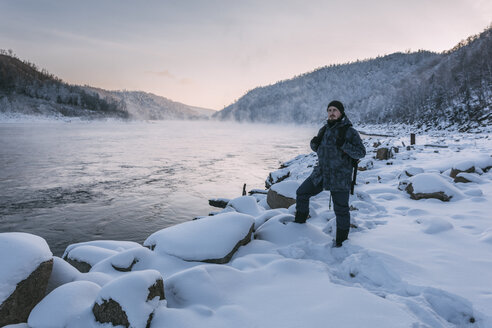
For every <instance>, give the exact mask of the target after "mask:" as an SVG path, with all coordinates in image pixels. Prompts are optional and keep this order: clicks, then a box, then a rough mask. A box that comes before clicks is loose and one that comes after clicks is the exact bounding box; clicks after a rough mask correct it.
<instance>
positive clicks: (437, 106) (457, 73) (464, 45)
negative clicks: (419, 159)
mask: <svg viewBox="0 0 492 328" xmlns="http://www.w3.org/2000/svg"><path fill="white" fill-rule="evenodd" d="M333 99H339V100H341V101H342V102H343V103H344V104H345V107H346V110H347V113H348V115H349V117H350V118H351V119H352V120H353V121H355V122H367V123H385V122H402V123H413V124H415V123H416V124H430V125H434V126H441V127H443V128H444V127H446V126H448V125H451V124H464V126H466V128H469V127H472V126H477V125H488V124H491V123H492V114H491V107H492V30H491V28H490V27H489V28H488V29H486V30H485V31H484V32H483V33H481V34H480V35H477V36H473V37H470V38H468V39H467V40H466V41H462V42H460V43H459V44H458V45H457V46H456V47H454V48H453V49H451V50H449V51H446V52H444V53H439V54H438V53H432V52H428V51H418V52H414V53H394V54H391V55H387V56H384V57H378V58H375V59H369V60H363V61H357V62H354V63H348V64H343V65H331V66H326V67H323V68H319V69H316V70H314V71H313V72H309V73H306V74H302V75H300V76H297V77H294V78H292V79H289V80H285V81H280V82H278V83H275V84H273V85H269V86H265V87H259V88H256V89H253V90H251V91H249V92H247V93H246V94H245V95H244V96H243V97H241V98H240V99H239V100H238V101H236V102H235V103H233V104H231V105H229V106H227V107H226V108H224V109H223V110H221V111H220V112H217V113H216V114H214V115H213V117H214V118H216V119H221V120H237V121H249V122H265V123H278V122H289V123H320V122H322V121H323V120H325V119H326V105H327V104H328V102H329V101H330V100H333Z"/></svg>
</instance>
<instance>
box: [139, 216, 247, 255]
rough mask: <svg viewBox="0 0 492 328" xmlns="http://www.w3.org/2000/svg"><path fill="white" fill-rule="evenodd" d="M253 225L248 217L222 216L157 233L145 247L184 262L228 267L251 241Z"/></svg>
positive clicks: (149, 239)
mask: <svg viewBox="0 0 492 328" xmlns="http://www.w3.org/2000/svg"><path fill="white" fill-rule="evenodd" d="M254 224H255V221H254V218H253V217H252V216H250V215H246V214H241V213H236V212H229V213H221V214H217V215H214V216H211V217H206V218H203V219H200V220H194V221H189V222H184V223H181V224H177V225H175V226H172V227H169V228H165V229H162V230H160V231H157V232H155V233H153V234H152V235H150V236H149V237H148V238H147V239H146V240H145V242H144V246H147V247H149V248H151V249H152V250H154V251H155V252H157V253H163V254H169V255H173V256H177V257H179V258H181V259H183V260H185V261H201V262H211V263H227V262H229V260H230V259H231V258H232V256H233V255H234V253H235V252H236V251H237V249H238V248H239V247H240V246H242V245H246V244H247V243H248V242H249V241H250V240H251V235H252V233H253V228H254Z"/></svg>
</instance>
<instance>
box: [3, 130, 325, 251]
mask: <svg viewBox="0 0 492 328" xmlns="http://www.w3.org/2000/svg"><path fill="white" fill-rule="evenodd" d="M316 132H317V128H315V127H306V126H294V125H288V126H276V125H258V124H255V125H253V124H239V123H226V122H212V121H210V122H203V121H159V122H118V121H109V122H99V121H98V122H84V121H77V122H62V121H41V122H39V121H38V122H0V145H1V146H0V232H9V231H22V232H29V233H33V234H36V235H39V236H41V237H43V238H45V239H46V241H47V242H48V244H49V245H50V248H51V250H52V252H53V253H54V254H55V255H58V256H59V255H61V254H62V253H63V251H64V249H65V247H66V246H67V245H69V244H71V243H75V242H80V241H89V240H100V239H113V240H131V241H136V242H139V243H142V242H143V241H144V240H145V239H146V238H147V237H148V236H149V235H150V234H151V233H153V232H155V231H157V230H159V229H162V228H165V227H168V226H171V225H174V224H177V223H180V222H184V221H188V220H191V219H193V218H194V217H196V216H201V215H207V214H208V213H209V212H211V211H214V210H217V209H215V208H213V207H210V206H209V205H208V199H210V198H217V197H224V198H235V197H239V196H241V193H242V187H243V184H244V183H246V184H247V190H250V189H253V188H264V181H265V179H266V178H267V176H268V173H269V172H271V171H273V170H276V169H277V168H278V166H279V164H280V163H281V162H283V161H286V160H289V159H291V158H293V157H295V156H297V155H299V154H304V153H308V152H310V149H309V146H308V143H309V140H310V138H311V137H312V136H313V135H314V134H315V133H316Z"/></svg>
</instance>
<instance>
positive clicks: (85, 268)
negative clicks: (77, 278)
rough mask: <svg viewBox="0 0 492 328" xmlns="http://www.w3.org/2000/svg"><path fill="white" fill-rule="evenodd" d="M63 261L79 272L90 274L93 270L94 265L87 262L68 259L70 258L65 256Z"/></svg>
mask: <svg viewBox="0 0 492 328" xmlns="http://www.w3.org/2000/svg"><path fill="white" fill-rule="evenodd" d="M63 259H64V260H65V261H67V262H68V263H70V264H71V265H72V266H73V267H74V268H76V269H77V270H79V271H80V272H82V273H86V272H89V271H91V269H92V265H90V264H89V263H87V262H84V261H77V260H74V259H71V258H68V256H65V257H64V258H63Z"/></svg>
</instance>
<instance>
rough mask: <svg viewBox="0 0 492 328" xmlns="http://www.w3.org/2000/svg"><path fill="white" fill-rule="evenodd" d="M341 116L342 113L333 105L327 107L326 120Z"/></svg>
mask: <svg viewBox="0 0 492 328" xmlns="http://www.w3.org/2000/svg"><path fill="white" fill-rule="evenodd" d="M341 116H342V113H340V111H339V110H338V108H336V107H335V106H330V107H328V121H336V120H338V119H339V118H340V117H341Z"/></svg>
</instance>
